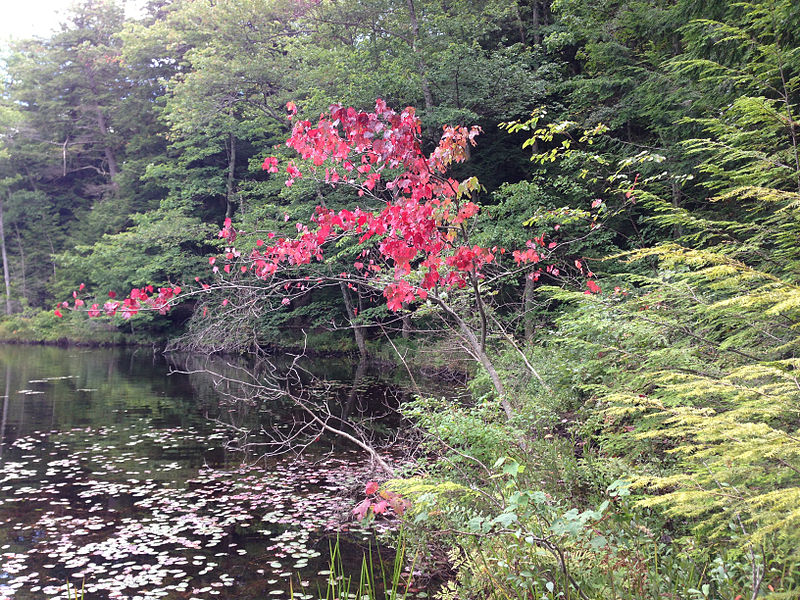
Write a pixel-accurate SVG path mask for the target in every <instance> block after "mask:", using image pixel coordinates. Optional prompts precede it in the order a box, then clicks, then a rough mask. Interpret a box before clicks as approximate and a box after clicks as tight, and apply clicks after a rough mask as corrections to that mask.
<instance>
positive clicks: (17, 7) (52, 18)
mask: <svg viewBox="0 0 800 600" xmlns="http://www.w3.org/2000/svg"><path fill="white" fill-rule="evenodd" d="M117 1H118V2H121V1H122V0H117ZM73 3H74V0H0V45H5V43H6V42H8V40H9V38H25V37H31V36H34V35H35V36H42V37H44V36H47V35H48V34H49V33H50V32H52V31H53V30H54V29H55V28H56V27H58V24H59V23H60V22H61V21H63V20H64V19H63V17H64V13H65V12H66V9H68V8H69V7H70V6H71V5H72V4H73ZM142 4H144V0H125V5H126V12H127V14H129V15H132V14H134V13H135V11H136V10H137V9H138V7H139V6H141V5H142Z"/></svg>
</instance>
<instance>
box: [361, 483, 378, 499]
mask: <svg viewBox="0 0 800 600" xmlns="http://www.w3.org/2000/svg"><path fill="white" fill-rule="evenodd" d="M377 491H378V484H377V483H376V482H375V481H370V482H368V483H367V486H366V487H365V488H364V493H365V494H366V495H367V496H369V495H371V494H374V493H375V492H377Z"/></svg>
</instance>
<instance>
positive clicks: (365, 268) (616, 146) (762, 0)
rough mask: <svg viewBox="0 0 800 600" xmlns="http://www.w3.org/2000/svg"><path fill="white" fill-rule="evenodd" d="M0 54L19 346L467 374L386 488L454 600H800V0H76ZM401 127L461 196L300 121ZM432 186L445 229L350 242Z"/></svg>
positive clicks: (5, 241) (4, 178)
mask: <svg viewBox="0 0 800 600" xmlns="http://www.w3.org/2000/svg"><path fill="white" fill-rule="evenodd" d="M2 74H3V81H2V88H1V89H2V91H1V92H0V251H1V252H2V263H3V273H4V281H5V287H4V300H5V305H4V308H5V313H6V316H5V317H3V320H2V321H0V334H2V337H4V338H6V339H58V338H61V337H65V336H67V337H73V338H75V339H96V340H98V341H109V340H117V341H119V340H123V339H134V338H135V339H138V340H148V341H149V340H153V339H159V340H170V344H171V345H172V347H174V348H179V349H191V350H193V351H213V352H219V351H224V352H237V353H246V352H254V351H256V349H258V348H264V347H266V346H268V345H276V346H282V345H293V346H295V347H296V346H302V344H303V343H306V344H308V340H309V339H310V340H313V342H312V344H311V347H313V348H316V349H326V350H335V349H338V350H344V351H352V352H353V353H354V354H360V355H361V356H363V357H368V356H370V357H372V358H374V357H375V356H381V357H384V358H386V357H389V359H390V360H394V361H396V362H399V361H400V360H401V358H400V357H402V360H404V361H405V362H407V363H408V365H407V366H408V367H409V369H412V370H413V369H414V368H415V367H419V366H425V367H427V368H436V369H441V370H442V372H446V371H452V370H456V369H461V370H464V371H466V372H468V373H469V378H470V379H469V387H470V391H471V398H472V399H471V401H469V402H464V403H458V404H456V403H453V402H450V401H445V400H441V399H435V398H418V399H417V400H415V401H414V402H413V403H411V404H409V405H406V406H405V407H404V411H405V414H404V416H405V418H406V419H407V424H408V429H409V431H413V433H410V434H409V440H411V439H413V440H414V443H415V444H417V447H418V449H419V451H418V452H417V453H416V454H415V457H416V458H415V462H414V464H413V465H406V466H405V467H403V468H398V469H397V470H396V471H395V472H394V473H393V479H390V480H389V481H388V482H387V483H385V484H384V485H385V486H386V487H385V488H383V489H385V490H387V491H386V492H385V493H386V494H395V493H396V494H400V495H401V496H402V497H403V498H407V499H408V500H409V502H410V503H411V506H412V508H411V509H410V510H409V512H407V514H406V519H405V520H406V521H407V523H406V526H405V536H406V541H407V543H408V544H409V547H411V548H413V547H416V548H423V549H425V552H423V553H422V555H421V558H420V559H419V560H420V564H422V566H423V567H424V568H425V569H426V570H427V571H428V572H430V573H436V574H437V575H439V576H440V577H443V579H444V581H445V583H444V585H443V587H442V588H441V590H440V591H439V592H438V594H439V597H441V598H442V599H443V600H444V599H450V598H464V599H466V598H488V597H491V598H558V597H562V598H578V597H580V598H591V599H594V598H597V599H600V598H609V599H610V598H626V599H627V598H654V599H655V598H682V599H683V598H685V599H698V600H699V599H703V598H720V599H722V598H725V599H730V600H738V599H745V598H751V599H755V598H758V597H769V598H776V599H777V598H797V597H798V596H797V594H798V593H800V553H798V550H797V548H798V547H800V379H798V377H799V376H800V358H799V357H798V350H800V348H799V346H800V331H799V330H798V327H800V325H799V323H800V148H799V147H798V144H800V4H798V3H797V2H796V1H795V0H751V1H747V2H733V1H729V0H709V1H707V2H696V1H694V0H592V1H591V2H587V1H578V0H447V1H445V0H405V1H394V2H393V1H389V0H349V1H346V2H345V1H343V0H315V1H305V0H213V1H210V0H150V1H149V2H148V4H147V7H146V11H145V16H144V17H143V18H141V19H136V20H132V19H126V18H125V17H124V12H123V10H122V7H121V6H120V5H119V4H118V3H116V2H114V1H113V0H82V1H81V2H79V3H77V4H76V5H75V6H74V8H73V10H72V12H71V13H70V16H69V19H68V20H67V21H66V22H65V23H64V24H63V25H62V27H61V28H60V29H59V30H58V31H56V32H54V33H53V34H52V35H50V36H49V37H47V38H34V39H28V40H19V41H15V42H14V43H13V44H12V45H11V47H10V48H9V49H8V50H7V52H6V54H5V56H4V65H3V67H2ZM376 100H377V104H376ZM287 107H288V110H287ZM342 107H353V108H354V109H355V111H353V112H348V111H347V110H346V109H343V108H342ZM406 107H414V110H408V109H406ZM404 109H406V110H404ZM373 111H374V112H373ZM394 111H397V112H396V113H395V112H394ZM320 115H323V117H322V120H319V119H320ZM350 116H353V117H352V118H353V121H352V123H350V121H348V119H349V118H350ZM289 117H291V118H289ZM408 119H411V121H408V122H407V120H408ZM414 119H418V120H416V121H415V120H414ZM298 123H299V124H306V125H302V127H301V129H303V128H305V129H304V130H303V131H300V130H298V127H297V125H298ZM366 123H369V125H368V126H367V125H365V124H366ZM408 123H411V124H410V125H408ZM406 126H408V127H409V129H408V131H410V133H409V136H410V137H409V138H408V139H409V140H411V141H410V142H409V143H410V144H411V145H412V146H413V148H414V152H417V153H418V155H416V154H415V155H414V156H415V157H416V156H422V157H428V156H430V157H432V158H430V159H426V160H429V161H431V160H434V158H436V159H437V160H439V159H441V160H440V163H441V165H440V166H441V173H440V174H438V175H437V177H439V175H441V176H440V177H439V180H441V181H442V182H444V181H448V179H447V178H448V177H453V178H456V179H451V180H449V181H455V182H456V184H458V185H457V186H456V185H455V184H454V185H453V190H454V191H453V193H451V194H449V195H447V194H446V193H445V192H441V191H437V189H438V188H436V187H435V186H434V185H433V184H429V180H428V178H427V177H428V176H427V175H426V177H425V178H423V177H422V175H425V172H421V171H419V170H414V169H416V167H413V164H416V163H412V162H408V163H404V162H403V160H405V159H402V160H400V159H398V160H395V159H394V158H391V159H387V160H386V162H385V165H384V164H382V163H380V162H376V163H375V164H376V165H380V167H381V168H383V167H384V166H385V170H384V171H381V177H382V179H381V178H380V177H378V176H377V175H375V178H374V179H370V177H371V176H372V175H370V173H372V172H375V173H377V170H376V171H372V172H371V171H370V169H371V168H372V166H371V165H370V164H368V161H365V162H364V163H362V164H361V165H360V166H359V167H358V168H357V169H356V168H355V167H354V165H350V166H349V168H348V167H347V165H346V163H347V161H346V160H345V161H344V162H342V161H341V160H339V162H338V163H337V162H336V159H337V155H336V153H337V152H340V151H341V152H342V153H344V152H345V149H338V148H334V149H330V148H327V147H326V148H327V149H326V150H325V151H322V150H319V151H318V150H315V149H310V146H309V145H308V144H309V142H308V140H309V139H311V138H309V137H308V136H309V135H311V134H310V133H309V132H310V131H313V132H315V133H314V135H318V132H319V131H323V130H324V128H325V127H329V128H333V129H335V128H337V127H342V128H344V129H345V130H346V131H348V132H350V133H348V135H349V137H347V140H348V144H350V143H351V142H352V146H351V147H348V148H347V149H346V150H347V151H351V150H353V149H355V150H356V151H363V150H364V148H370V149H372V148H374V147H375V144H376V143H377V141H376V140H377V139H378V137H380V136H378V137H370V136H373V134H375V135H377V133H376V132H380V131H387V132H388V131H391V132H392V135H394V132H397V131H400V129H401V128H402V127H406ZM473 126H477V128H473V129H468V128H470V127H473ZM315 127H316V128H315ZM348 127H350V129H347V128H348ZM365 127H372V129H364V128H365ZM357 128H360V129H357ZM478 128H479V129H478ZM364 131H367V132H368V133H369V136H367V137H368V138H369V140H368V141H364V142H363V143H362V145H361V146H357V143H356V142H355V141H353V140H354V139H355V138H356V137H357V136H358V135H362V136H363V134H364ZM353 132H356V133H353ZM442 132H444V133H445V136H444V137H443V138H442V140H443V141H442V142H440V136H442ZM304 135H305V136H306V137H303V136H304ZM287 138H288V139H290V144H289V146H287V144H286V141H287ZM383 139H384V140H387V139H390V137H389V134H388V133H387V137H385V138H383ZM391 139H392V141H393V143H394V141H395V138H391ZM292 140H294V141H292ZM398 140H399V138H398ZM473 142H474V145H473V144H472V143H473ZM356 146H357V147H356ZM395 146H396V147H397V148H400V147H401V142H400V141H397V143H396V144H395ZM370 151H372V150H370ZM317 152H318V153H317ZM348 156H349V155H348ZM385 156H390V157H392V156H394V155H390V154H389V151H388V150H386V155H385ZM338 158H341V156H339V157H338ZM376 160H377V159H376ZM356 164H358V163H356ZM426 164H428V165H430V164H433V163H431V162H427V163H426ZM436 164H437V165H439V163H436ZM315 165H316V167H317V168H318V170H317V171H314V170H313V167H314V166H315ZM409 165H412V166H409ZM362 167H363V170H362ZM337 168H338V169H339V171H337V170H336V169H337ZM375 168H376V169H377V166H376V167H375ZM437 168H438V167H437ZM426 169H429V167H426ZM322 170H326V173H325V177H323V176H322V175H321V171H322ZM352 170H356V171H358V173H359V174H360V175H359V176H356V178H355V179H350V180H347V182H346V183H349V185H346V184H342V185H331V183H335V182H336V181H338V179H339V177H340V174H341V176H342V177H344V178H345V179H347V177H349V175H347V174H346V173H350V172H351V171H352ZM314 173H316V175H317V176H313V175H314ZM334 173H335V174H334ZM398 173H399V174H398ZM362 175H363V177H361V176H362ZM429 175H430V174H429ZM287 176H288V178H289V179H288V180H287ZM359 177H361V178H359ZM379 179H380V183H379ZM430 179H431V180H433V179H435V178H434V177H433V175H430ZM457 180H460V183H459V181H457ZM437 181H438V180H437ZM386 183H390V184H392V185H386ZM403 186H405V187H403ZM420 186H422V187H420ZM424 186H428V187H427V188H425V187H424ZM456 187H457V189H456ZM422 188H424V190H425V191H424V192H420V194H421V197H422V200H425V198H424V195H425V194H428V197H430V196H431V195H432V196H434V197H436V195H437V193H438V194H440V199H445V198H446V199H445V200H442V203H440V204H437V205H436V207H437V208H435V211H441V212H438V213H436V219H437V221H436V224H437V226H436V227H434V230H435V231H432V232H429V234H428V235H429V237H428V238H426V240H427V241H425V242H424V243H421V244H420V245H419V246H414V245H412V243H411V241H410V239H411V238H410V237H409V235H408V234H406V235H405V236H403V235H399V237H397V234H396V233H394V232H395V229H392V227H395V226H394V225H392V226H391V227H389V229H388V230H387V229H377V228H373V229H375V230H373V229H370V233H371V234H374V236H375V237H374V239H366V238H368V236H366V235H365V236H363V237H359V236H355V237H353V236H349V235H344V232H345V230H346V227H345V226H344V225H342V221H341V219H343V218H344V217H343V215H345V214H346V215H352V214H354V213H352V212H347V211H348V207H349V209H350V210H353V207H355V206H357V205H359V203H360V204H361V206H362V208H370V209H371V210H373V211H380V210H382V207H384V206H386V207H387V208H386V210H387V211H390V209H391V208H392V207H398V206H400V203H401V200H400V199H401V198H403V197H404V195H408V196H410V197H411V196H413V198H414V201H415V202H416V201H418V200H420V198H418V197H417V196H416V195H415V193H416V192H415V190H419V189H422ZM364 192H366V194H365V193H364ZM432 210H434V209H432ZM451 210H452V214H451V213H450V212H448V211H451ZM390 212H391V211H390ZM355 214H356V215H358V214H359V213H355ZM371 214H372V213H371ZM375 214H377V213H375ZM381 214H383V213H381ZM331 215H335V216H334V217H331ZM387 215H388V213H387ZM392 215H393V217H392V218H398V219H399V218H400V217H397V214H396V213H392ZM409 215H410V216H407V215H406V216H404V217H403V218H406V217H408V219H418V218H419V219H422V217H419V216H414V214H411V213H409ZM428 216H430V215H428ZM328 218H330V219H336V218H338V219H340V220H339V221H337V223H338V225H337V227H339V228H340V229H341V232H342V235H340V236H339V237H335V238H329V237H325V238H324V239H322V238H321V237H320V238H319V240H320V241H319V243H320V244H322V242H324V243H325V244H327V247H326V250H325V256H324V260H315V258H316V257H315V252H311V253H310V254H309V255H308V260H300V259H295V262H294V263H293V265H292V266H293V267H294V268H293V270H292V272H291V273H289V274H283V275H281V273H280V272H279V273H278V274H277V275H275V274H274V271H270V272H269V275H270V277H267V276H266V275H264V273H261V272H259V273H257V275H259V276H254V274H253V273H252V272H251V270H252V269H251V267H250V266H249V263H244V262H243V261H245V259H247V258H248V257H258V256H260V255H259V254H258V253H259V252H260V250H259V249H260V248H262V247H269V248H272V249H273V250H274V249H275V248H278V250H280V251H285V252H288V250H285V249H286V248H289V246H290V245H291V244H294V245H291V248H292V249H295V250H296V249H297V248H298V247H299V246H301V245H302V243H305V242H304V241H303V240H305V238H304V237H303V236H304V235H307V234H308V232H318V231H319V230H320V229H319V228H321V227H325V226H327V225H328V221H326V220H325V219H328ZM348 218H349V217H348ZM354 218H356V217H354ZM363 218H364V219H365V221H364V222H368V223H369V224H370V225H371V224H372V223H373V221H372V220H370V219H373V217H372V216H370V217H363ZM381 218H383V217H381ZM386 218H388V217H386ZM374 222H375V223H377V217H376V218H375V221H374ZM354 223H355V221H354ZM361 226H362V222H358V224H357V225H355V224H353V225H352V227H351V229H350V230H347V231H348V232H351V233H352V231H351V230H354V228H356V227H357V228H358V231H359V232H360V231H361V230H360V228H361ZM404 226H408V224H407V223H406V225H404ZM309 228H310V229H309ZM396 228H397V229H396V230H402V227H401V226H400V225H397V226H396ZM326 231H327V230H326ZM275 235H277V238H276V239H278V240H279V242H273V241H272V239H273V236H275ZM431 235H437V236H440V237H437V238H436V245H435V248H434V247H433V246H430V247H428V246H425V247H424V248H423V246H424V244H425V243H428V244H429V243H430V239H431V238H430V236H431ZM392 236H395V237H392ZM237 237H238V238H239V239H236V238H237ZM234 240H235V242H236V248H234V247H233V245H234ZM264 240H267V246H264V243H265V242H264ZM292 240H294V241H292ZM398 240H399V242H398ZM301 242H302V243H301ZM400 242H402V243H401V246H402V248H401V249H398V248H397V247H396V245H397V243H400ZM272 244H275V245H272ZM279 244H283V246H281V245H279ZM392 244H395V245H394V246H392ZM432 248H433V249H432ZM278 250H275V251H276V252H277V251H278ZM401 250H402V252H401ZM408 251H410V254H409V253H408ZM418 252H419V253H418ZM434 255H435V258H436V261H440V262H436V263H435V264H434V263H433V262H432V258H431V257H432V256H434ZM282 256H283V255H282ZM423 256H424V257H425V260H422V257H423ZM281 260H283V258H282V259H281ZM440 263H441V265H447V268H448V269H450V271H449V272H448V275H447V276H446V277H447V279H446V285H445V283H444V281H445V273H444V270H442V273H441V276H442V278H443V279H442V282H439V281H438V277H439V271H436V277H437V281H431V280H430V279H425V277H426V273H427V274H430V273H433V272H434V271H435V270H436V269H437V268H438V265H439V264H440ZM261 268H263V267H261ZM240 269H241V271H240ZM381 269H383V271H381ZM442 269H444V267H442ZM370 270H372V272H370ZM389 272H393V273H394V275H393V279H391V280H387V279H381V277H383V273H389ZM262 275H263V276H262ZM273 275H275V276H274V277H273ZM303 282H305V283H303ZM387 282H388V283H387ZM400 282H402V285H401V283H400ZM301 284H302V285H301ZM148 285H152V286H155V287H156V288H159V287H161V288H162V289H166V288H169V289H170V290H173V289H174V288H175V286H181V287H182V288H183V291H182V293H181V294H180V295H179V296H178V298H183V301H182V302H179V303H177V304H176V305H175V306H173V307H172V309H171V310H170V311H160V312H161V313H165V314H159V311H142V312H140V314H138V315H137V316H136V318H133V319H127V318H125V317H126V316H130V315H129V314H124V311H121V312H120V314H118V315H117V316H114V317H113V318H108V317H102V316H101V317H100V318H98V319H92V320H88V319H86V317H85V315H84V314H82V312H83V311H81V310H72V311H67V310H66V308H62V309H60V310H59V311H57V312H58V313H59V314H61V313H62V312H63V313H64V314H63V316H61V317H59V316H57V315H56V314H54V312H53V308H54V307H55V306H58V305H59V304H60V303H61V302H63V301H64V300H65V299H67V300H69V308H79V309H80V308H88V307H89V306H90V305H91V304H92V303H100V304H102V303H104V302H106V301H107V300H108V294H109V292H111V294H112V295H113V294H115V293H116V294H119V298H120V299H121V298H122V297H124V296H125V295H126V294H128V293H129V292H128V291H129V290H131V289H134V290H136V289H139V290H144V289H145V286H148ZM403 286H408V287H403ZM73 292H74V293H75V295H74V298H75V299H77V300H79V301H80V302H79V303H78V304H77V305H76V303H75V302H74V301H73ZM150 292H151V293H152V289H151V290H150ZM420 292H421V293H420ZM141 293H142V298H143V299H144V294H145V292H144V291H142V292H141ZM84 294H90V295H91V296H94V298H93V297H89V296H84ZM130 298H131V296H130V295H128V300H130ZM135 300H136V298H135V297H134V300H133V301H135ZM172 301H174V299H171V302H172ZM392 357H394V358H392ZM409 443H410V442H409ZM372 491H373V492H374V491H375V490H372ZM390 491H391V492H390ZM392 497H394V496H392ZM366 508H369V505H365V509H366ZM385 508H386V507H385V506H383V507H382V509H385Z"/></svg>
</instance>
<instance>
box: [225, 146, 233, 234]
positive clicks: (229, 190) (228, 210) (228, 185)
mask: <svg viewBox="0 0 800 600" xmlns="http://www.w3.org/2000/svg"><path fill="white" fill-rule="evenodd" d="M235 176H236V137H235V136H234V135H233V134H232V133H230V134H228V177H227V180H226V182H225V202H226V203H227V204H226V206H225V218H226V219H230V218H231V217H232V216H233V206H234V202H235V193H234V184H235V183H236V179H235Z"/></svg>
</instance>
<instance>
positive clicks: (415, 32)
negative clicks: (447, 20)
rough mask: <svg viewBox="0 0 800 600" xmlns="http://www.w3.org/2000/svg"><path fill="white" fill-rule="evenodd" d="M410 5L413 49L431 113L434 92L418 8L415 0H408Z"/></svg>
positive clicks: (427, 109) (407, 2) (426, 107)
mask: <svg viewBox="0 0 800 600" xmlns="http://www.w3.org/2000/svg"><path fill="white" fill-rule="evenodd" d="M406 5H407V6H408V22H409V24H410V25H411V35H412V38H411V39H412V46H411V50H412V51H413V52H414V56H416V58H417V72H418V74H419V78H420V86H421V87H422V97H423V99H424V100H425V112H427V113H428V114H430V112H431V109H432V108H433V94H431V86H430V82H429V81H428V68H427V66H426V65H425V59H424V58H423V56H422V52H421V51H420V49H419V44H418V42H419V22H418V21H417V9H416V8H415V7H414V0H406Z"/></svg>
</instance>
